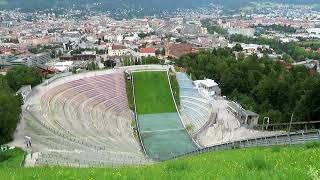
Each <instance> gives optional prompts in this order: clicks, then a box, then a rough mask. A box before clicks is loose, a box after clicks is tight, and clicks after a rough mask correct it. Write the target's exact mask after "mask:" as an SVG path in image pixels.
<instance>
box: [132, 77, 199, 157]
mask: <svg viewBox="0 0 320 180" xmlns="http://www.w3.org/2000/svg"><path fill="white" fill-rule="evenodd" d="M133 80H134V88H135V97H136V108H137V114H138V122H139V130H140V134H141V138H142V142H143V144H144V147H145V150H146V152H147V154H148V155H149V156H150V157H151V158H153V159H159V160H165V159H168V158H170V157H173V156H176V155H180V154H184V153H186V152H190V151H192V150H195V149H196V146H195V145H194V144H193V142H192V139H191V138H190V137H189V135H188V133H187V132H186V130H185V129H184V127H183V124H182V123H181V121H180V118H179V115H178V113H177V111H176V108H175V105H174V102H173V98H172V95H171V91H170V87H169V82H168V76H167V72H165V71H161V72H154V71H152V72H135V73H134V74H133Z"/></svg>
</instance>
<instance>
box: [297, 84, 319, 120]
mask: <svg viewBox="0 0 320 180" xmlns="http://www.w3.org/2000/svg"><path fill="white" fill-rule="evenodd" d="M295 114H296V115H297V116H298V119H302V120H303V119H304V120H307V121H316V120H319V119H320V80H319V81H318V82H316V83H315V84H314V85H313V87H312V88H311V89H310V90H309V91H307V93H306V94H305V95H304V96H303V97H302V98H301V100H300V101H299V102H298V105H297V107H296V109H295Z"/></svg>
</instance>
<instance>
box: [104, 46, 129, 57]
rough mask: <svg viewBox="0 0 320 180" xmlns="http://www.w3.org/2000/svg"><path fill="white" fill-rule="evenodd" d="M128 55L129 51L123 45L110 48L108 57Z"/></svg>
mask: <svg viewBox="0 0 320 180" xmlns="http://www.w3.org/2000/svg"><path fill="white" fill-rule="evenodd" d="M127 53H128V49H127V47H125V46H122V45H115V44H114V45H112V46H109V48H108V55H109V56H123V55H126V54H127Z"/></svg>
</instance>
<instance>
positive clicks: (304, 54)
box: [230, 34, 320, 61]
mask: <svg viewBox="0 0 320 180" xmlns="http://www.w3.org/2000/svg"><path fill="white" fill-rule="evenodd" d="M230 41H231V42H239V43H247V44H250V43H252V44H260V45H269V46H270V47H271V48H272V49H273V50H274V51H275V52H276V53H278V54H284V58H285V59H286V60H294V61H304V60H306V59H317V60H319V59H320V53H319V52H316V51H306V50H305V48H304V47H301V46H300V45H299V43H297V42H289V43H282V42H281V41H280V40H276V39H267V38H263V37H258V38H253V37H247V36H243V35H238V34H237V35H231V36H230Z"/></svg>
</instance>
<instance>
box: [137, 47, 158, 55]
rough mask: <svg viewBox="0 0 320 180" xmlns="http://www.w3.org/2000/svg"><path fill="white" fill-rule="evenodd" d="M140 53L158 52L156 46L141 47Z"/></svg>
mask: <svg viewBox="0 0 320 180" xmlns="http://www.w3.org/2000/svg"><path fill="white" fill-rule="evenodd" d="M140 53H148V54H151V53H156V50H155V49H154V48H141V49H140Z"/></svg>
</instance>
